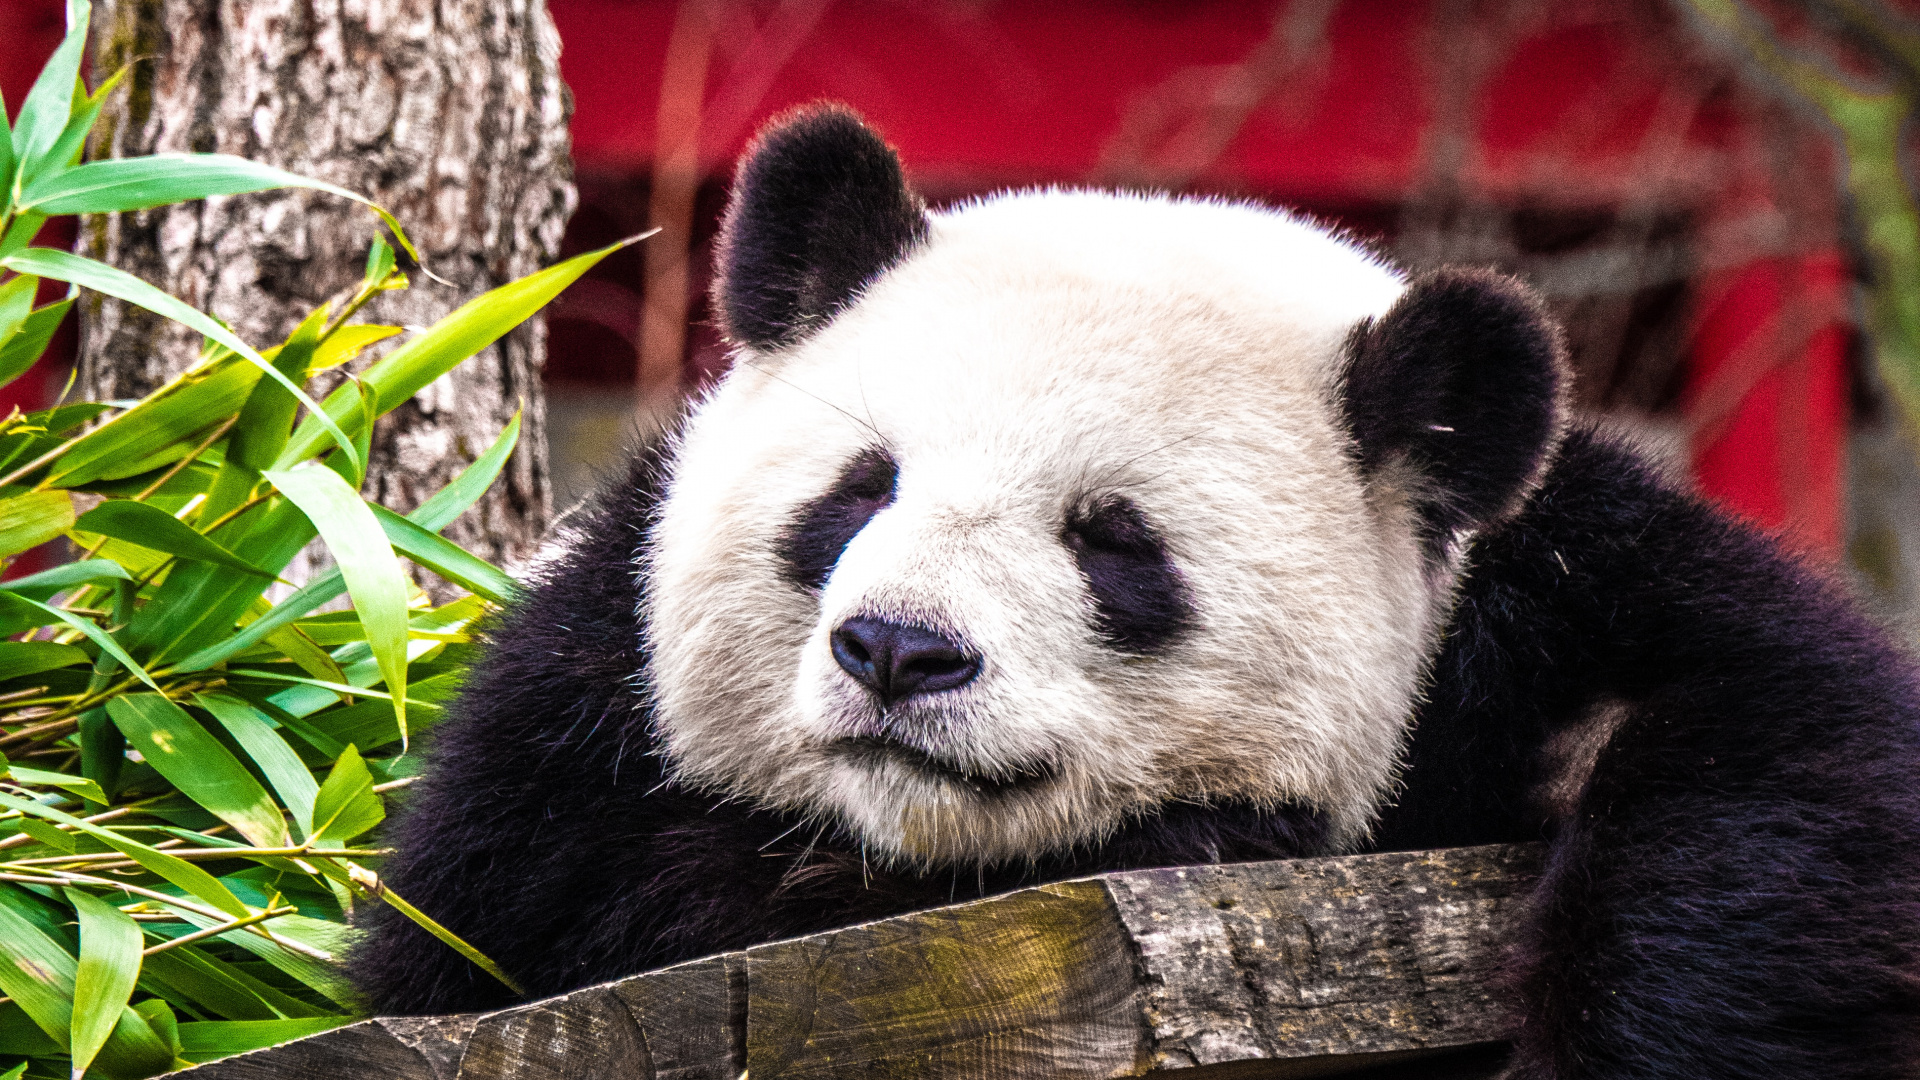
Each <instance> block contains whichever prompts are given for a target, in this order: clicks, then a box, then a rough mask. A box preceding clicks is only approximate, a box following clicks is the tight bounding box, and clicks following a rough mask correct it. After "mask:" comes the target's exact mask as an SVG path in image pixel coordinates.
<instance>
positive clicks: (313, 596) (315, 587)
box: [176, 412, 520, 672]
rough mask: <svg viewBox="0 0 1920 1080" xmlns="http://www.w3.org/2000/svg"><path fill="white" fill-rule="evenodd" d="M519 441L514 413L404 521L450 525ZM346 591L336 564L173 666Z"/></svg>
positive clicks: (242, 643)
mask: <svg viewBox="0 0 1920 1080" xmlns="http://www.w3.org/2000/svg"><path fill="white" fill-rule="evenodd" d="M519 439H520V414H519V413H518V412H515V413H514V414H513V419H512V420H509V421H508V422H507V426H506V428H505V429H504V430H502V431H501V432H500V436H499V437H498V438H496V439H495V440H494V441H493V445H492V446H490V447H488V448H487V452H486V453H484V454H481V455H480V457H479V458H478V459H477V460H475V461H474V463H473V464H471V465H469V466H467V467H466V468H465V469H463V470H461V472H460V475H459V476H456V477H454V478H453V482H452V483H450V484H448V485H447V486H446V487H444V488H441V489H440V490H439V491H437V492H435V493H434V494H433V496H432V497H431V498H429V499H428V500H427V501H426V502H424V503H421V504H420V505H419V507H417V508H416V509H415V510H414V511H413V513H411V514H408V515H407V520H408V521H411V522H413V523H414V524H416V525H419V526H422V527H423V528H426V529H428V530H429V531H432V532H439V531H440V530H441V529H444V528H446V527H447V526H448V525H450V524H452V523H453V521H454V519H455V518H457V517H459V516H460V515H461V514H464V513H466V512H467V508H468V507H470V506H472V505H473V504H474V503H475V502H477V501H478V500H479V498H480V496H481V495H484V494H485V493H486V490H487V488H489V487H491V486H492V485H493V481H494V479H495V478H496V477H498V476H499V475H500V470H501V469H502V468H504V467H505V466H506V464H507V459H508V458H509V457H510V456H512V454H513V448H514V446H515V445H516V444H517V443H518V442H519ZM345 591H346V582H345V579H343V578H342V577H341V576H340V571H339V570H338V569H337V568H336V569H333V570H329V571H328V572H327V573H325V574H323V575H321V576H320V577H317V578H315V579H314V580H312V581H310V582H308V583H307V584H306V585H304V586H302V587H301V588H300V589H299V590H298V591H297V592H295V593H294V594H293V595H292V596H289V597H287V598H286V599H285V600H282V601H280V603H278V604H276V605H274V608H273V610H272V611H270V612H268V613H267V614H266V615H264V616H262V617H261V618H260V619H258V620H256V621H255V622H252V623H249V624H248V625H247V626H246V628H245V629H243V630H241V631H240V632H239V633H238V634H235V635H233V636H232V637H230V638H228V639H226V640H225V641H221V642H216V643H215V644H213V645H209V646H208V647H206V648H204V649H201V650H200V651H199V652H196V653H194V654H192V655H191V656H188V657H187V658H185V659H184V660H182V661H180V663H179V664H178V665H176V670H179V671H183V672H186V671H204V670H206V669H207V668H210V667H212V666H213V665H215V664H218V663H221V662H223V661H226V660H228V659H230V658H232V657H233V656H236V655H238V654H239V653H242V652H245V651H246V650H248V649H251V648H252V647H254V646H255V645H258V644H259V643H260V642H262V641H265V640H266V639H267V636H268V635H270V634H272V633H273V632H274V631H276V630H278V629H279V628H280V627H282V626H286V625H287V624H288V623H291V622H293V621H294V620H295V619H298V618H300V617H301V616H303V615H305V614H306V613H307V612H309V611H312V610H313V609H314V608H317V607H319V606H320V605H321V604H324V603H326V602H327V601H329V600H332V599H333V598H334V597H336V596H339V595H340V594H341V593H342V592H345Z"/></svg>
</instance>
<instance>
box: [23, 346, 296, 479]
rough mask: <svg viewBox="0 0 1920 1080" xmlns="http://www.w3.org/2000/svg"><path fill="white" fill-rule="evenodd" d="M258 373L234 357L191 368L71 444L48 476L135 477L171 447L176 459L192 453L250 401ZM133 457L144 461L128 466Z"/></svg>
mask: <svg viewBox="0 0 1920 1080" xmlns="http://www.w3.org/2000/svg"><path fill="white" fill-rule="evenodd" d="M259 381H260V372H259V371H257V370H256V369H254V368H253V367H252V366H250V365H248V364H244V363H241V362H240V361H239V360H237V359H235V358H233V357H227V358H226V359H224V360H215V361H213V362H211V363H205V364H201V365H200V366H198V367H196V368H194V369H192V370H191V371H187V372H185V373H183V374H182V375H180V376H179V377H177V378H175V379H174V380H173V381H172V382H170V383H168V384H167V385H166V386H163V387H161V388H160V389H159V390H157V391H155V392H154V393H153V394H150V395H148V396H147V397H146V398H144V399H142V400H141V402H140V403H139V404H138V405H135V406H134V407H133V408H131V409H128V410H127V411H126V412H123V413H121V414H120V415H118V416H116V417H114V418H112V419H111V420H108V421H107V422H106V423H104V424H101V425H100V426H99V427H97V428H94V429H93V430H92V431H89V432H87V433H86V434H85V435H82V436H80V437H79V438H77V439H75V440H73V441H72V442H71V443H69V444H67V447H66V450H65V451H64V452H63V453H61V454H60V456H59V457H58V458H57V459H55V460H54V462H53V467H52V469H51V470H49V472H48V474H47V475H48V478H49V479H50V480H51V481H52V482H54V483H57V484H62V485H65V486H78V485H80V484H85V483H89V482H91V481H94V480H100V479H115V478H118V477H122V476H132V475H135V474H136V473H138V472H140V471H142V470H143V469H145V468H150V467H151V466H148V465H145V464H144V462H146V461H150V460H153V458H154V457H155V455H156V454H157V453H159V452H160V451H163V450H165V449H167V448H169V447H171V448H173V449H174V453H173V458H174V460H178V459H179V458H180V457H183V456H185V455H186V454H188V453H191V452H192V450H193V448H194V447H195V446H197V445H199V442H200V440H201V438H203V437H204V435H205V433H206V432H207V431H208V430H209V429H211V428H212V427H214V426H215V425H216V424H219V423H221V422H222V421H224V420H226V418H227V417H229V416H232V415H233V414H234V413H236V412H238V411H239V410H240V407H241V406H242V405H244V404H245V403H246V400H247V395H248V394H250V393H251V392H252V391H253V387H254V384H255V383H258V382H259ZM130 462H141V463H143V464H142V465H140V467H138V468H133V469H129V468H128V464H129V463H130Z"/></svg>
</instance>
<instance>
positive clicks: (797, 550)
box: [774, 447, 900, 589]
mask: <svg viewBox="0 0 1920 1080" xmlns="http://www.w3.org/2000/svg"><path fill="white" fill-rule="evenodd" d="M899 479H900V467H899V466H898V465H897V464H896V463H895V462H894V460H893V457H892V456H891V455H889V454H888V453H887V452H886V451H885V450H881V449H879V448H877V447H869V448H868V449H865V450H862V451H860V452H859V453H858V454H855V455H854V456H853V459H852V460H851V461H849V462H847V464H846V467H844V468H842V469H841V470H840V477H839V479H837V480H835V481H834V484H833V487H832V488H830V489H828V491H827V493H826V494H825V495H822V496H820V497H819V498H817V499H815V500H813V501H812V502H810V503H808V504H806V505H805V506H803V507H801V508H800V512H799V513H798V514H796V515H795V516H794V519H793V520H792V521H791V522H789V523H788V524H787V527H786V528H785V529H784V530H782V531H781V534H780V539H779V541H778V542H777V543H776V544H775V547H774V551H775V553H776V554H778V555H779V557H780V561H781V562H782V563H783V564H784V568H785V571H786V572H785V575H784V576H785V577H786V579H787V580H788V581H791V582H793V583H794V584H795V585H798V586H800V587H801V588H803V589H819V588H823V587H824V586H825V585H826V583H827V578H828V577H829V576H830V575H832V573H833V568H834V565H835V564H837V563H838V562H839V561H840V555H841V553H842V552H844V551H846V550H847V545H848V544H851V543H852V542H853V538H854V537H856V536H858V535H860V530H861V529H864V528H866V527H867V522H869V521H872V520H873V515H875V514H877V513H879V512H880V511H881V510H883V509H885V508H886V507H887V506H888V505H889V504H891V503H892V502H893V493H894V487H895V485H896V484H897V483H898V482H899Z"/></svg>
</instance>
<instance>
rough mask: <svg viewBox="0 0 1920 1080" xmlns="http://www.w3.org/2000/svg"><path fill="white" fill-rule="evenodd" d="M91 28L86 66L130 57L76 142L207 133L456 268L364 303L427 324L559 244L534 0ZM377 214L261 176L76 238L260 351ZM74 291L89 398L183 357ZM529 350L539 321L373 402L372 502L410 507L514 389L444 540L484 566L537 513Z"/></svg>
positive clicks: (560, 163)
mask: <svg viewBox="0 0 1920 1080" xmlns="http://www.w3.org/2000/svg"><path fill="white" fill-rule="evenodd" d="M94 26H95V28H96V29H95V38H94V43H93V44H94V55H95V57H96V58H97V60H96V70H97V72H99V73H100V74H101V75H102V76H104V75H105V74H107V73H111V72H112V71H114V70H116V69H117V68H118V67H119V66H120V65H122V64H125V63H128V62H129V61H131V62H134V63H135V64H136V66H135V68H134V71H133V73H132V74H131V75H130V76H129V78H128V82H129V83H130V84H131V85H130V87H129V88H127V89H124V90H122V91H121V92H120V93H118V94H116V95H115V97H114V98H113V100H112V101H111V102H110V103H109V104H108V106H107V119H106V123H105V125H103V129H102V133H101V134H100V135H99V136H97V138H98V139H99V140H100V141H99V142H98V143H97V144H96V145H95V146H94V148H93V154H94V156H95V157H103V156H108V155H112V156H134V155H139V154H147V153H153V152H156V151H221V152H225V153H230V154H238V155H240V156H242V157H247V158H251V159H254V160H256V161H263V162H267V163H269V164H272V165H277V166H280V167H282V168H285V169H289V170H291V171H294V172H297V173H302V174H304V175H307V176H313V177H318V178H320V179H323V180H327V181H330V182H332V183H335V184H339V185H341V186H342V187H345V188H348V189H350V190H353V191H358V192H360V193H362V194H364V195H367V196H368V197H370V198H372V199H373V200H374V201H375V202H378V203H380V204H381V205H383V206H385V207H386V208H388V209H389V210H391V211H392V212H393V213H394V215H395V216H396V217H398V218H399V219H400V221H401V223H402V225H403V226H404V227H405V228H406V229H407V231H408V235H409V236H410V237H411V238H412V239H413V241H414V243H415V244H416V245H417V246H418V247H419V249H420V253H421V255H422V256H423V258H424V259H425V261H426V264H427V266H428V267H429V268H430V269H431V270H432V271H433V272H434V273H436V274H437V275H439V276H440V277H442V278H445V279H447V280H448V281H451V282H453V283H454V285H453V287H448V286H446V285H441V284H439V283H436V282H434V281H432V280H429V279H427V278H425V277H424V276H423V275H419V274H415V275H414V283H413V288H411V289H409V290H406V291H404V292H398V293H390V294H387V295H385V296H382V297H380V298H377V299H376V300H375V301H374V302H373V303H371V304H369V305H368V306H367V308H365V309H364V310H363V314H362V320H363V321H368V322H377V323H389V324H393V325H424V324H427V323H431V322H433V321H434V320H436V319H438V318H439V317H440V316H442V315H444V314H446V313H447V312H449V311H451V310H453V308H454V307H456V306H457V305H458V304H460V303H462V302H464V301H466V300H468V299H470V298H471V297H473V296H476V295H478V294H479V293H481V292H483V291H485V290H487V289H490V288H493V287H494V286H497V285H500V284H502V283H504V282H507V281H510V280H512V279H514V278H517V277H520V276H522V275H525V274H527V273H530V272H532V271H534V270H537V269H539V268H540V267H542V266H544V265H547V264H548V263H550V262H552V261H553V259H554V258H555V256H556V254H557V253H558V251H559V246H560V234H561V231H562V230H563V229H564V228H565V226H566V220H567V216H568V214H569V213H570V212H571V211H572V209H573V205H574V190H573V185H572V167H571V163H570V160H569V158H568V140H567V119H568V115H569V113H570V112H571V100H570V98H569V96H568V93H567V90H566V87H565V86H564V85H563V84H562V83H561V81H560V71H559V63H558V61H559V54H560V39H559V35H558V33H557V31H556V30H555V29H554V25H553V21H552V19H551V18H550V17H549V15H548V13H547V10H546V5H545V3H544V0H95V17H94ZM374 226H375V222H374V219H373V217H372V216H371V215H370V214H369V213H368V212H367V211H366V209H365V208H364V207H361V206H359V205H357V204H354V203H350V202H348V201H346V200H344V199H340V198H337V197H334V196H330V195H326V194H322V193H319V192H313V191H277V192H265V193H262V194H258V195H246V196H235V197H228V198H214V199H208V200H206V201H205V202H197V203H188V204H186V205H182V206H175V207H163V208H161V209H158V210H151V211H145V212H140V213H131V214H115V215H104V216H99V217H94V218H90V219H88V220H87V221H86V222H84V224H83V226H82V229H81V235H80V241H79V245H78V246H79V248H80V250H81V251H83V252H85V253H86V254H89V255H92V256H94V257H96V258H100V259H103V260H105V261H107V262H109V263H112V264H113V265H115V266H118V267H120V268H122V269H125V270H128V271H130V272H132V273H134V274H136V275H138V276H140V277H142V278H145V279H146V280H148V281H150V282H153V283H154V284H156V285H159V286H160V287H161V288H164V289H166V290H167V291H169V292H171V293H173V294H175V295H177V296H179V297H181V298H183V299H185V300H187V301H188V302H189V303H192V304H194V305H196V306H198V307H200V308H201V309H202V310H206V311H208V312H210V313H212V314H213V315H215V316H217V317H219V318H221V319H224V320H226V321H227V322H229V323H230V324H231V325H232V326H233V327H234V329H235V331H236V332H237V333H239V335H240V336H241V337H242V338H243V339H245V340H246V341H248V342H250V343H253V344H254V345H256V346H260V347H264V346H267V345H272V344H275V343H277V342H279V341H280V340H282V339H283V338H284V337H285V336H286V335H287V334H288V333H289V332H290V331H291V330H292V329H293V328H294V326H296V325H297V324H298V323H299V321H300V320H301V318H303V317H304V316H305V315H306V314H307V313H308V312H310V311H311V310H312V309H313V308H314V307H315V306H317V305H318V304H320V303H321V302H322V301H324V300H326V299H327V298H329V297H331V296H333V295H335V294H336V293H338V292H339V291H340V290H342V289H344V288H346V287H348V286H350V285H351V284H353V283H354V282H355V281H357V280H358V279H359V277H360V274H361V271H362V266H363V262H364V259H365V255H366V251H367V248H368V246H369V244H370V243H371V241H372V238H373V236H374V231H375V229H374ZM85 303H86V304H87V305H88V306H87V307H86V308H85V309H84V311H83V315H82V319H81V345H80V380H81V385H82V386H83V387H84V388H85V389H86V390H87V391H88V392H90V393H92V394H94V395H97V396H98V397H99V398H100V399H102V400H110V399H115V398H130V397H136V396H139V395H140V394H143V393H145V392H147V391H149V390H151V389H153V388H154V387H156V386H158V385H160V384H161V383H163V382H164V381H165V380H167V379H168V378H171V377H172V376H173V375H175V374H178V373H179V372H180V371H182V370H184V369H185V368H187V367H188V366H190V365H191V364H192V363H193V361H194V358H195V355H196V354H197V352H198V351H199V348H200V340H199V337H198V335H196V334H194V333H192V332H190V331H187V330H184V329H182V328H181V327H179V326H178V325H176V324H173V323H170V322H166V321H164V320H161V319H159V318H157V317H155V316H152V315H150V314H148V313H147V312H144V311H141V310H139V309H136V308H130V307H128V306H127V305H125V304H122V303H120V302H118V301H115V300H110V299H106V298H103V297H100V296H98V295H97V294H92V293H89V294H87V300H86V301H85ZM544 344H545V327H544V325H543V324H542V323H541V322H539V321H538V320H535V321H534V322H531V323H529V324H528V325H526V326H523V327H521V328H520V329H518V330H516V331H514V332H513V333H512V334H510V335H508V336H507V337H506V338H505V339H504V340H503V341H502V342H500V343H499V344H496V345H494V346H493V347H491V348H489V349H487V350H486V351H484V352H482V353H481V354H480V355H479V356H477V357H475V358H473V359H471V360H469V361H467V362H466V363H464V364H462V365H461V366H460V367H459V368H457V369H455V370H454V371H453V372H452V373H450V374H449V375H447V376H445V377H443V378H442V379H440V380H439V381H438V382H436V383H434V384H433V385H431V386H429V387H428V388H427V389H426V390H425V391H423V392H422V393H421V394H420V395H419V396H418V397H417V398H415V399H414V400H413V401H412V402H409V403H407V404H405V405H402V406H401V407H400V408H399V409H397V410H395V411H394V412H393V413H392V414H390V415H389V416H388V417H387V418H386V419H385V420H383V421H382V422H381V424H380V425H379V426H378V427H377V428H376V429H375V432H374V442H373V454H372V468H371V471H370V473H369V478H368V484H367V494H368V496H369V497H370V498H373V499H375V500H377V501H379V502H381V503H383V504H385V505H386V506H388V507H391V508H393V509H395V510H399V511H402V512H404V511H406V510H410V509H412V508H413V507H414V506H416V505H417V504H418V503H419V502H420V501H421V500H423V499H424V498H426V496H428V495H430V494H431V493H433V492H434V491H436V490H438V489H439V488H440V487H441V486H442V485H443V484H445V483H446V482H447V481H448V480H449V479H451V478H452V477H453V476H454V475H455V474H457V473H458V472H459V471H460V470H461V469H462V468H464V467H465V466H466V465H467V464H468V463H469V462H471V461H472V460H473V459H474V458H475V457H476V456H478V455H479V454H480V453H481V452H482V451H484V450H485V449H486V448H487V446H489V445H490V444H491V443H492V441H493V439H494V438H495V437H496V436H497V435H498V434H499V432H500V429H501V427H502V426H504V425H505V424H506V422H507V420H508V418H509V417H511V416H512V414H513V412H514V410H515V409H518V408H523V407H524V409H525V418H524V422H523V428H522V435H521V439H520V444H519V446H520V448H519V450H518V452H517V453H516V454H515V455H514V459H513V462H512V463H511V464H510V465H509V466H508V468H507V470H506V472H505V474H504V476H503V477H502V482H501V483H500V484H498V485H496V486H495V488H494V490H493V491H491V492H489V493H488V495H487V496H486V498H484V499H483V500H481V502H480V503H479V504H478V505H477V506H476V507H475V509H474V512H472V513H470V514H468V515H466V516H465V517H464V518H462V519H461V520H460V521H458V522H456V523H454V525H453V526H452V527H451V528H450V529H449V530H448V536H449V537H450V538H451V539H453V540H455V541H457V542H458V543H460V544H462V545H463V546H465V547H467V548H469V549H471V550H474V551H475V552H477V553H479V554H481V555H483V556H486V557H488V558H490V559H493V560H495V561H506V562H512V561H517V560H519V559H522V558H524V557H526V556H527V555H528V554H530V553H531V551H532V549H533V547H534V545H535V544H536V543H537V542H538V540H539V537H540V534H541V531H542V530H543V529H544V528H545V526H546V521H547V516H548V513H549V509H550V507H549V488H548V478H547V463H546V430H545V429H546V424H545V419H546V417H545V411H544V408H543V402H542V398H541V392H540V366H541V363H542V360H543V357H544ZM370 359H371V358H369V360H370ZM366 362H368V361H362V362H361V365H364V363H366ZM295 569H296V571H297V570H298V569H299V567H298V566H296V568H295Z"/></svg>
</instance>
